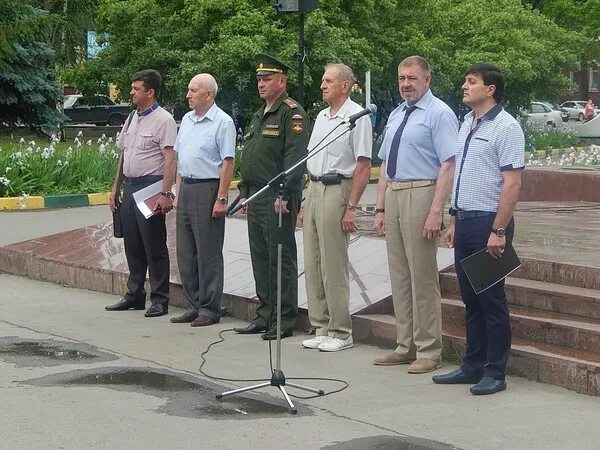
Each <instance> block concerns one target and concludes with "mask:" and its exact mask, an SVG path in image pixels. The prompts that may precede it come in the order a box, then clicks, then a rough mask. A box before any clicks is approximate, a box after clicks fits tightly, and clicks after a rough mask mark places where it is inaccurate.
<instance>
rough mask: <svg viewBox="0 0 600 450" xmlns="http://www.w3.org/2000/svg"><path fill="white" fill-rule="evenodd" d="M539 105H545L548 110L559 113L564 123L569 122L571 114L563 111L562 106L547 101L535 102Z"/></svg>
mask: <svg viewBox="0 0 600 450" xmlns="http://www.w3.org/2000/svg"><path fill="white" fill-rule="evenodd" d="M535 101H536V102H537V103H542V104H544V105H546V106H547V107H548V108H550V109H552V110H554V111H558V112H559V113H560V115H561V117H562V120H563V122H568V121H569V113H568V112H567V111H566V110H564V109H562V108H561V107H560V105H559V104H558V103H556V102H553V101H546V100H535Z"/></svg>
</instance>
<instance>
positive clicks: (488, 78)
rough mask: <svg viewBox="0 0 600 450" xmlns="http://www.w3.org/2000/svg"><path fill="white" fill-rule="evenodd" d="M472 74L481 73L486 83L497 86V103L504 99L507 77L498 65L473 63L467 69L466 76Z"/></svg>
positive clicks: (495, 93)
mask: <svg viewBox="0 0 600 450" xmlns="http://www.w3.org/2000/svg"><path fill="white" fill-rule="evenodd" d="M472 74H475V75H480V76H481V79H482V80H483V84H484V85H486V86H491V85H494V86H496V90H495V91H494V100H495V101H496V103H500V102H501V101H502V97H504V87H505V86H506V78H505V77H504V74H503V73H502V70H500V68H499V67H498V66H495V65H494V64H489V63H478V64H473V65H471V66H470V67H469V68H468V69H467V71H466V72H465V76H467V75H472Z"/></svg>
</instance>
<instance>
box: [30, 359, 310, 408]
mask: <svg viewBox="0 0 600 450" xmlns="http://www.w3.org/2000/svg"><path fill="white" fill-rule="evenodd" d="M22 383H24V384H29V385H33V386H54V387H55V386H68V387H72V386H88V387H92V386H93V387H98V386H104V387H107V388H110V389H114V390H118V391H127V392H136V393H140V394H146V395H152V396H154V397H159V398H165V399H166V400H167V401H166V403H165V404H164V405H163V406H161V407H159V408H158V409H157V410H156V412H159V413H164V414H168V415H173V416H180V417H188V418H197V419H241V420H244V419H256V418H267V417H287V413H288V411H289V409H288V407H287V404H286V403H285V400H284V399H283V397H282V398H281V400H280V401H278V399H277V398H276V397H273V398H272V399H271V398H270V397H267V396H265V398H268V400H263V399H258V398H256V397H250V396H248V395H234V396H231V397H227V398H224V399H221V400H217V399H215V395H216V394H219V393H222V392H224V391H227V390H229V388H227V387H224V386H220V385H217V384H215V383H212V382H209V381H205V380H201V379H199V378H195V377H193V376H191V375H185V374H178V373H175V372H169V371H167V370H161V369H151V368H146V367H143V368H131V367H102V368H97V369H85V370H83V369H80V370H74V371H71V372H65V373H59V374H52V375H48V376H45V377H42V378H36V379H32V380H27V381H23V382H22ZM269 390H273V394H274V395H276V394H277V393H279V391H278V390H276V389H275V388H273V387H268V388H264V389H262V390H259V391H256V392H261V391H262V392H264V393H265V394H268V393H269ZM294 403H295V404H296V403H297V402H294ZM296 407H297V408H298V415H304V416H308V415H313V412H312V411H311V410H310V409H309V408H308V407H305V406H303V405H298V404H296Z"/></svg>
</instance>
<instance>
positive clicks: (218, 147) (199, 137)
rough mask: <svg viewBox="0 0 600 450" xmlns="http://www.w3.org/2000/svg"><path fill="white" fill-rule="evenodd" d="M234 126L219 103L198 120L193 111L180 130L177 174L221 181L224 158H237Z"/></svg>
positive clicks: (176, 149)
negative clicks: (219, 179)
mask: <svg viewBox="0 0 600 450" xmlns="http://www.w3.org/2000/svg"><path fill="white" fill-rule="evenodd" d="M235 136H236V132H235V124H234V123H233V119H232V118H231V117H229V116H228V115H227V114H226V113H225V112H224V111H223V110H222V109H221V108H219V107H218V106H217V104H216V103H213V105H212V106H211V107H210V108H209V109H208V111H207V112H206V114H205V115H204V116H202V117H198V115H197V114H196V111H193V110H192V111H190V112H188V113H187V114H186V115H185V116H183V119H181V126H180V127H179V134H178V135H177V141H176V142H175V151H177V159H178V163H179V164H178V165H179V169H178V173H179V175H181V176H182V177H189V178H219V177H220V174H221V166H222V165H223V160H224V159H225V158H233V157H234V156H235Z"/></svg>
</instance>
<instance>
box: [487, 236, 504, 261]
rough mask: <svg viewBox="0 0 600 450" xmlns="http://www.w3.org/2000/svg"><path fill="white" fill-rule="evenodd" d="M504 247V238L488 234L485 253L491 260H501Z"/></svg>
mask: <svg viewBox="0 0 600 450" xmlns="http://www.w3.org/2000/svg"><path fill="white" fill-rule="evenodd" d="M504 247H506V236H502V237H500V236H498V235H497V234H496V233H490V237H489V238H488V242H487V252H488V253H489V254H490V255H491V257H492V258H502V253H504Z"/></svg>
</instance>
